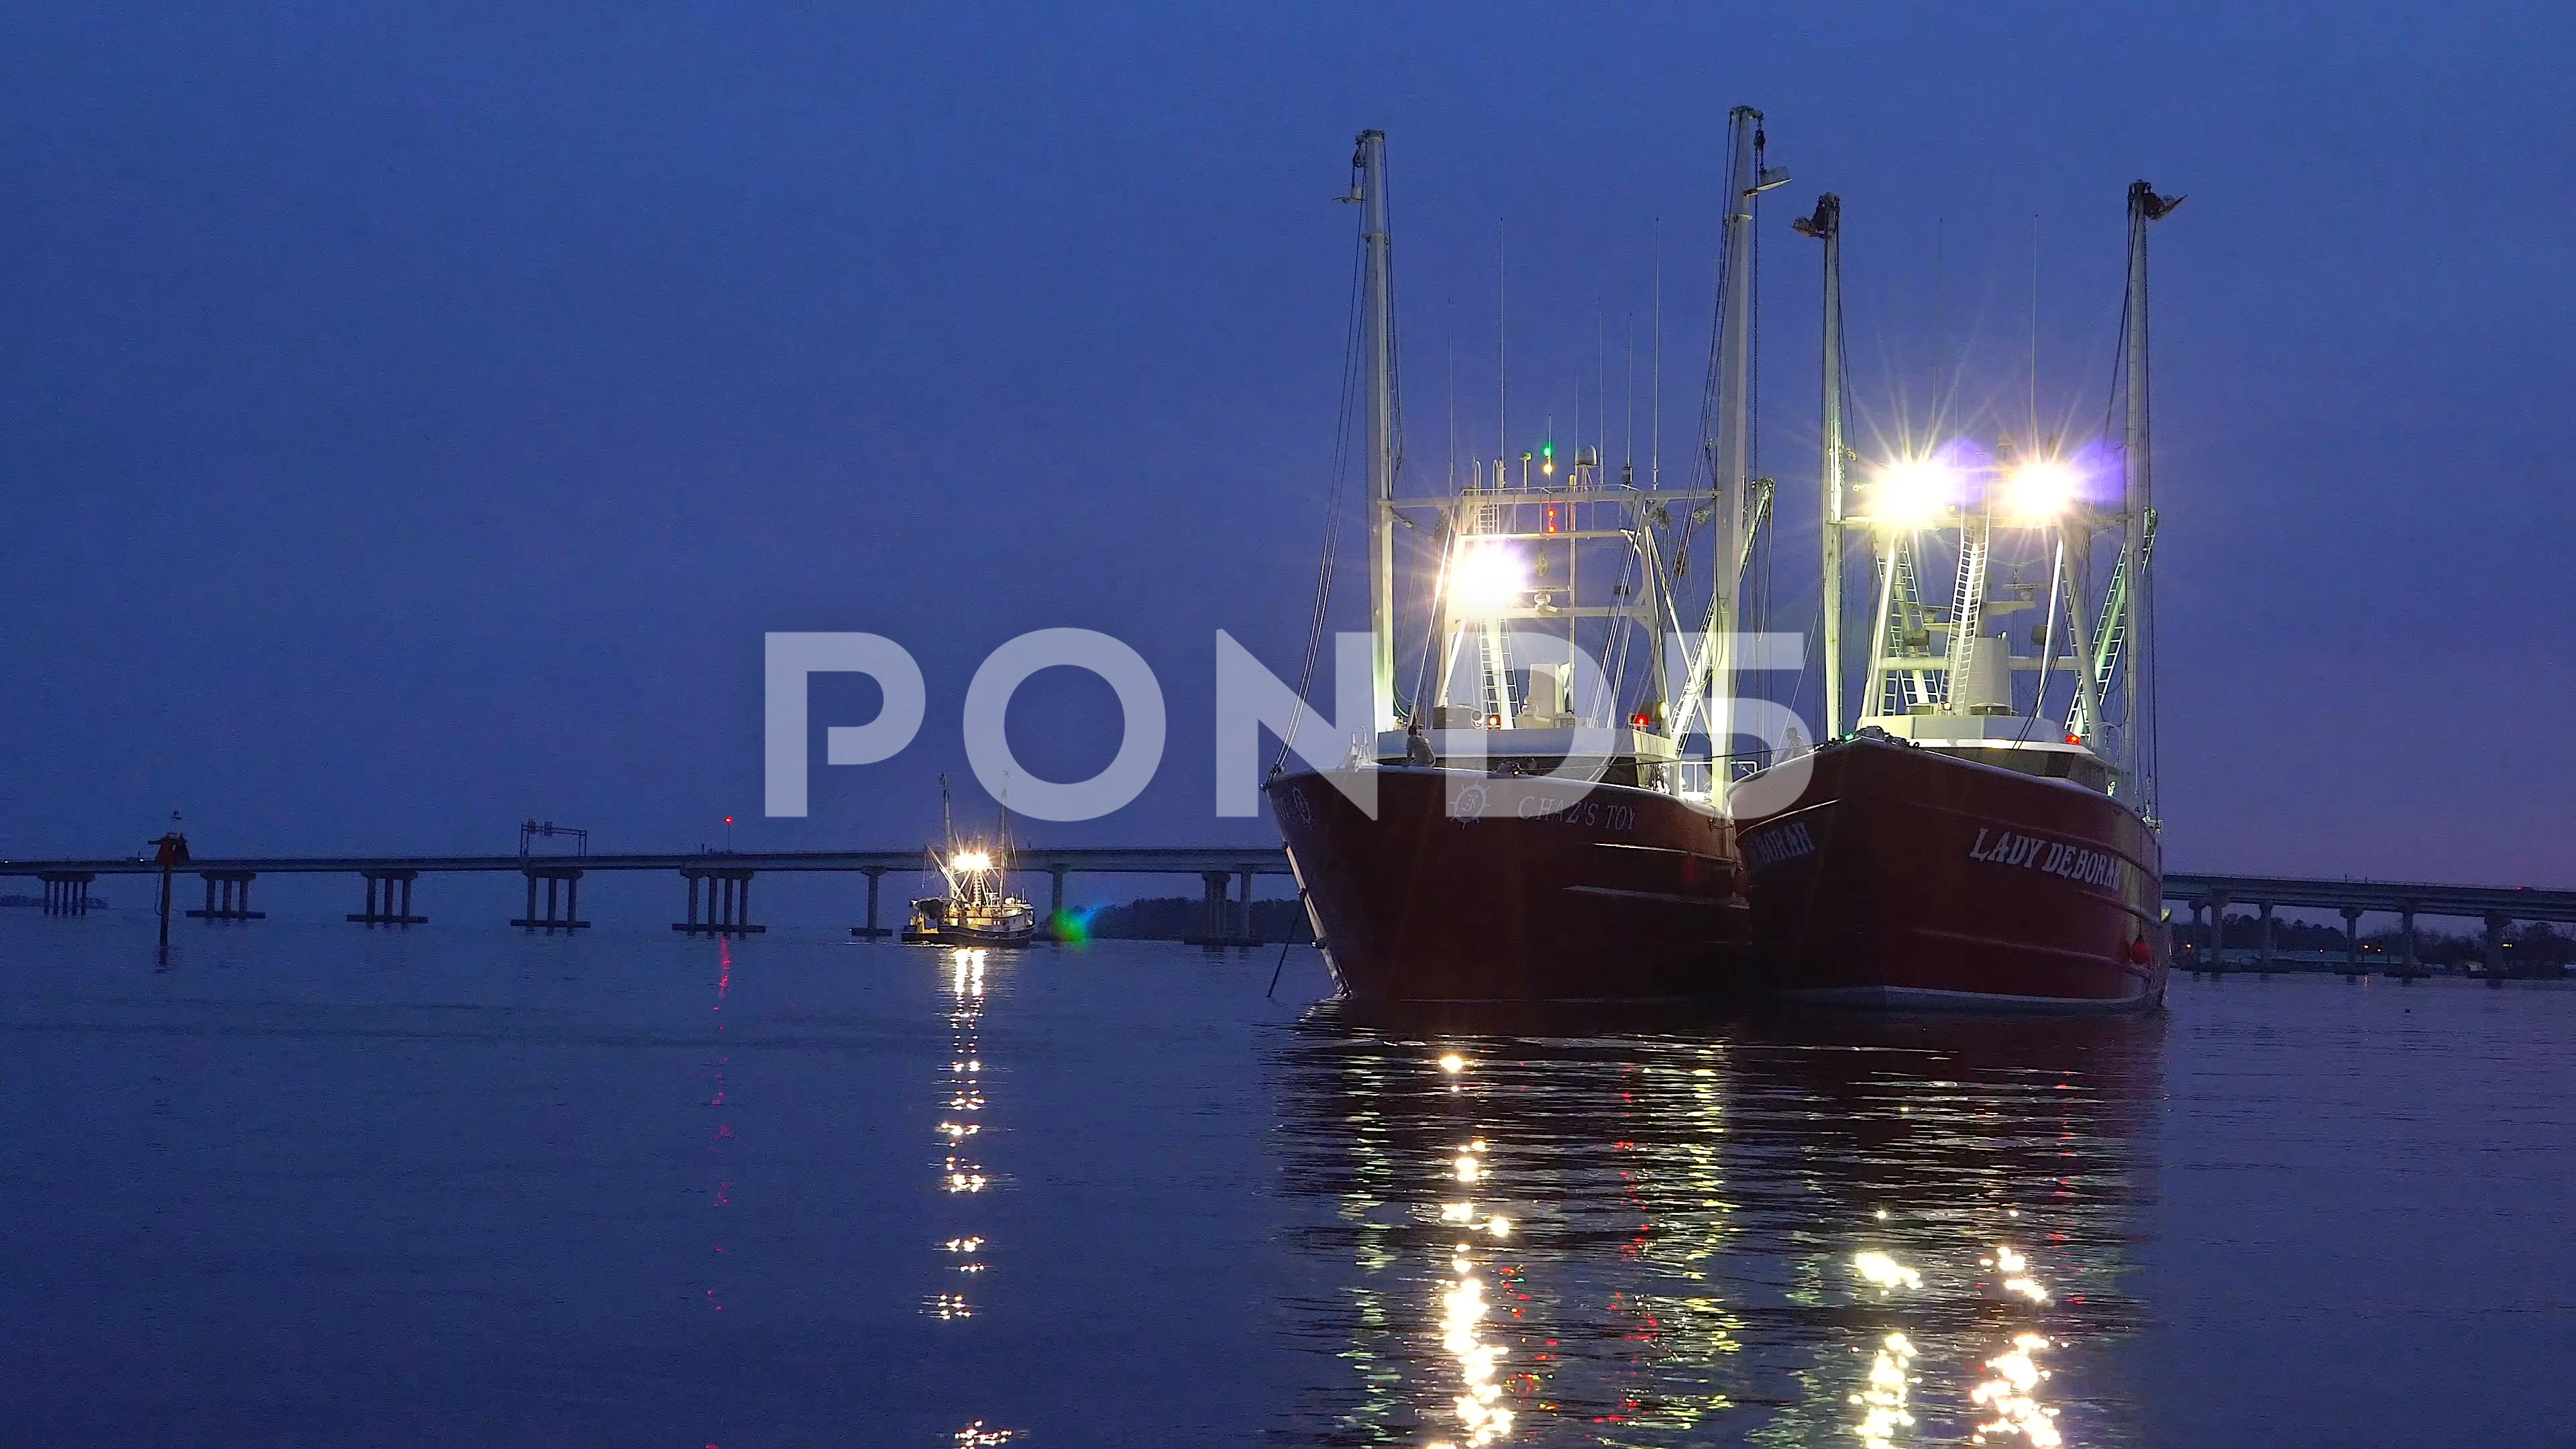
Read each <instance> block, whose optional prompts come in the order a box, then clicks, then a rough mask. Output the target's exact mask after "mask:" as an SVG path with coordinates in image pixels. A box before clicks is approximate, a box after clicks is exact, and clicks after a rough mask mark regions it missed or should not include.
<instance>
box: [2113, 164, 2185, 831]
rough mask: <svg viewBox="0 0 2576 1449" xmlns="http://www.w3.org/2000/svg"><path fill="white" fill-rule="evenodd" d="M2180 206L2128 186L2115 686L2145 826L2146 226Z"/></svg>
mask: <svg viewBox="0 0 2576 1449" xmlns="http://www.w3.org/2000/svg"><path fill="white" fill-rule="evenodd" d="M2180 205H2182V198H2181V197H2179V196H2158V195H2157V194H2156V189H2155V188H2154V187H2153V186H2150V185H2148V184H2147V183H2146V182H2144V181H2135V182H2131V183H2130V185H2129V287H2128V298H2127V307H2126V310H2127V313H2128V320H2129V328H2128V332H2129V338H2128V341H2129V355H2128V359H2127V362H2128V369H2129V420H2128V428H2127V431H2126V436H2125V437H2124V438H2123V439H2122V442H2123V444H2124V446H2123V448H2122V454H2123V456H2124V458H2125V460H2126V465H2127V466H2126V469H2125V473H2126V476H2125V478H2124V479H2123V483H2124V485H2125V486H2124V489H2123V492H2124V498H2123V510H2122V519H2121V523H2122V536H2121V540H2120V559H2121V563H2122V565H2123V568H2122V572H2123V574H2124V575H2125V582H2126V583H2127V585H2128V587H2127V590H2126V594H2127V598H2126V600H2125V601H2124V607H2123V610H2122V614H2121V619H2120V627H2121V632H2122V634H2123V635H2124V636H2126V638H2127V641H2128V646H2129V647H2128V655H2129V661H2128V662H2129V668H2128V672H2127V674H2126V675H2125V676H2124V677H2123V678H2122V680H2121V683H2120V704H2121V712H2120V763H2121V772H2122V773H2123V774H2124V775H2125V776H2126V777H2127V780H2126V783H2127V785H2128V787H2129V792H2130V795H2131V799H2130V805H2131V807H2132V808H2134V809H2135V810H2136V811H2137V812H2138V814H2139V815H2140V816H2141V817H2143V818H2144V819H2145V820H2146V821H2147V822H2148V823H2149V824H2151V825H2152V824H2155V823H2156V822H2157V820H2158V819H2159V816H2158V812H2157V808H2156V781H2155V774H2156V756H2155V739H2154V723H2153V721H2154V714H2155V696H2154V690H2155V681H2154V678H2153V671H2154V666H2155V653H2154V640H2155V635H2154V629H2155V594H2154V589H2153V586H2152V583H2151V579H2152V577H2153V576H2152V574H2151V572H2150V569H2149V565H2150V563H2151V562H2152V559H2153V556H2152V554H2151V553H2150V550H2151V549H2152V548H2153V547H2154V542H2155V532H2156V510H2155V494H2154V490H2153V487H2152V482H2153V470H2152V467H2151V461H2152V460H2151V457H2150V453H2149V448H2148V437H2147V424H2148V388H2147V226H2148V224H2149V223H2151V222H2154V221H2157V220H2159V219H2161V218H2162V217H2163V216H2164V215H2165V214H2166V213H2167V212H2170V211H2172V210H2173V209H2174V208H2175V207H2177V206H2180Z"/></svg>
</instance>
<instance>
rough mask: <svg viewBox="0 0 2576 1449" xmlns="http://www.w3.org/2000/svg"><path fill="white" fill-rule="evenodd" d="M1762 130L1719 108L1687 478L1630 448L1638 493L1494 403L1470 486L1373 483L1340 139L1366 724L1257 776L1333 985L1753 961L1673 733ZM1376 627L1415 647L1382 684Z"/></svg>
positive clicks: (1372, 432) (1710, 825)
mask: <svg viewBox="0 0 2576 1449" xmlns="http://www.w3.org/2000/svg"><path fill="white" fill-rule="evenodd" d="M1760 127H1761V115H1760V113H1759V112H1757V111H1754V110H1752V109H1751V108H1749V107H1740V108H1738V109H1737V110H1736V111H1735V112H1734V113H1733V116H1732V119H1731V132H1730V143H1731V147H1730V149H1731V163H1730V164H1731V170H1730V176H1729V182H1730V188H1731V189H1730V195H1731V196H1732V197H1733V198H1734V203H1733V204H1732V205H1730V206H1729V207H1728V208H1727V213H1728V215H1727V220H1726V232H1725V237H1724V241H1723V243H1722V250H1721V253H1720V256H1721V271H1722V275H1723V277H1724V285H1723V287H1722V289H1721V300H1720V304H1719V313H1718V321H1717V343H1718V345H1717V349H1716V351H1717V357H1716V359H1715V363H1714V371H1713V373H1712V376H1711V384H1710V385H1711V396H1712V399H1713V400H1714V404H1715V405H1714V407H1713V408H1712V410H1711V415H1712V421H1713V428H1712V433H1711V436H1710V437H1709V438H1708V439H1707V440H1706V446H1704V447H1703V448H1702V449H1701V450H1700V453H1701V457H1702V459H1703V460H1704V462H1705V463H1706V464H1707V466H1708V471H1704V472H1699V473H1697V474H1695V476H1694V479H1693V486H1691V487H1689V488H1687V489H1661V488H1659V487H1658V471H1659V470H1658V469H1657V468H1656V466H1655V464H1654V463H1653V462H1652V461H1651V459H1650V461H1649V462H1648V463H1647V465H1646V467H1645V470H1644V471H1645V474H1646V476H1645V480H1644V483H1643V485H1642V486H1640V485H1639V482H1638V479H1637V472H1638V467H1637V464H1636V463H1635V462H1634V461H1633V460H1632V461H1630V462H1629V463H1626V464H1624V465H1623V466H1622V467H1621V469H1620V470H1619V472H1618V476H1617V477H1616V479H1615V481H1614V480H1613V479H1612V478H1611V477H1610V476H1609V475H1608V474H1607V472H1606V470H1605V469H1604V466H1603V463H1602V458H1601V453H1602V449H1601V448H1600V447H1599V446H1593V447H1584V446H1581V445H1580V443H1579V441H1578V445H1577V446H1576V447H1575V449H1574V450H1573V453H1572V456H1571V458H1570V459H1568V460H1565V463H1564V466H1562V467H1560V460H1559V459H1558V458H1557V456H1556V449H1555V445H1554V442H1553V439H1552V438H1550V439H1549V440H1548V441H1546V442H1544V443H1540V444H1539V445H1538V446H1536V447H1534V448H1532V449H1531V450H1530V451H1525V452H1522V453H1520V455H1519V456H1518V458H1517V459H1514V458H1512V457H1511V456H1510V451H1509V449H1508V447H1507V446H1506V444H1505V441H1504V439H1505V437H1506V436H1507V435H1506V434H1504V432H1503V427H1504V426H1505V425H1504V424H1503V423H1502V422H1501V421H1500V420H1499V419H1498V421H1497V430H1496V431H1497V437H1496V455H1495V456H1494V457H1493V458H1492V459H1490V460H1488V459H1477V460H1474V461H1473V462H1472V463H1471V464H1470V467H1471V468H1472V476H1473V480H1474V481H1473V482H1472V483H1469V484H1466V485H1465V486H1453V487H1452V488H1451V489H1450V490H1449V491H1447V492H1445V493H1441V494H1439V495H1437V496H1431V497H1414V498H1404V497H1399V496H1398V476H1397V475H1398V471H1399V432H1400V427H1399V423H1398V415H1397V410H1396V406H1395V397H1394V379H1395V347H1394V323H1393V317H1392V314H1391V311H1390V299H1391V296H1392V289H1391V278H1390V273H1389V238H1388V234H1387V223H1386V197H1385V174H1386V173H1385V137H1384V135H1383V134H1382V133H1380V132H1376V131H1370V132H1365V133H1363V134H1362V135H1361V136H1360V138H1359V146H1358V151H1357V154H1356V155H1354V156H1353V158H1352V163H1351V164H1352V190H1351V195H1350V198H1349V199H1350V200H1352V201H1354V202H1358V203H1360V204H1361V206H1362V207H1363V211H1362V216H1361V228H1360V230H1361V241H1362V262H1363V265H1362V269H1361V277H1362V291H1361V297H1360V307H1361V313H1362V315H1361V324H1362V325H1361V327H1360V329H1359V333H1358V336H1359V342H1360V346H1361V348H1362V349H1363V356H1362V358H1361V371H1362V376H1363V378H1364V380H1365V387H1364V397H1365V405H1366V409H1367V417H1366V420H1365V448H1366V454H1365V456H1366V461H1367V470H1368V483H1369V501H1368V511H1369V543H1370V553H1371V560H1370V561H1371V565H1372V568H1371V595H1372V597H1371V630H1372V633H1371V643H1372V658H1371V694H1370V709H1371V712H1372V715H1373V718H1372V719H1371V720H1370V721H1367V722H1365V723H1364V724H1363V723H1359V722H1354V721H1350V720H1347V719H1345V720H1341V721H1335V722H1332V724H1333V726H1334V730H1335V732H1336V733H1345V732H1346V733H1345V738H1347V739H1348V740H1349V748H1348V757H1347V759H1342V760H1339V761H1338V762H1334V763H1329V764H1327V765H1326V767H1325V768H1319V769H1305V770H1299V771H1296V772H1293V773H1280V772H1279V771H1277V770H1274V771H1273V773H1272V776H1271V779H1270V780H1269V782H1268V784H1267V785H1266V786H1265V792H1266V794H1267V797H1268V800H1269V803H1270V807H1271V810H1272V813H1273V814H1274V815H1275V816H1276V817H1277V819H1278V822H1279V828H1280V832H1281V835H1282V837H1283V839H1284V840H1285V842H1286V845H1287V848H1288V856H1289V861H1290V864H1291V865H1292V867H1293V868H1294V869H1295V871H1296V875H1297V880H1298V885H1299V887H1300V889H1301V891H1302V892H1303V894H1304V897H1305V901H1306V906H1307V910H1308V913H1309V916H1310V918H1311V919H1312V921H1313V923H1314V926H1315V932H1316V936H1317V939H1318V941H1319V943H1320V944H1321V945H1322V947H1323V949H1324V952H1325V954H1326V956H1327V958H1328V959H1329V960H1330V962H1331V964H1332V967H1333V970H1334V972H1335V975H1336V977H1337V978H1338V980H1339V982H1340V984H1341V986H1342V989H1343V991H1344V993H1345V994H1346V995H1347V996H1349V997H1352V998H1354V999H1358V1000H1363V1001H1393V1002H1404V1001H1426V1002H1427V1001H1563V1000H1596V1001H1597V1000H1641V999H1663V998H1675V997H1707V996H1717V995H1726V994H1731V993H1734V992H1740V991H1742V990H1745V989H1747V988H1748V987H1749V985H1750V983H1751V981H1752V979H1753V978H1752V973H1751V971H1750V968H1749V965H1748V963H1747V961H1746V959H1745V956H1744V949H1743V948H1744V945H1745V942H1746V940H1747V937H1748V934H1749V931H1750V922H1749V906H1748V903H1747V901H1746V899H1745V895H1744V880H1743V872H1742V866H1741V863H1740V861H1739V859H1738V857H1737V855H1736V852H1735V848H1734V834H1733V828H1732V826H1731V824H1730V823H1729V822H1728V820H1727V819H1726V817H1725V815H1724V813H1723V811H1722V810H1721V809H1720V807H1719V805H1718V803H1717V801H1716V800H1715V799H1714V798H1713V797H1712V794H1711V787H1712V784H1713V782H1714V780H1715V778H1716V775H1717V771H1716V770H1714V769H1713V767H1712V762H1711V761H1710V760H1709V759H1707V758H1705V757H1703V758H1697V759H1693V758H1689V757H1686V756H1685V754H1684V752H1683V749H1682V743H1683V742H1684V741H1685V740H1687V739H1689V738H1690V737H1691V731H1692V727H1693V725H1694V723H1697V724H1699V725H1700V726H1701V727H1702V728H1703V729H1704V730H1708V731H1709V732H1711V733H1722V726H1716V727H1714V728H1712V727H1711V726H1710V721H1709V718H1708V717H1706V716H1702V715H1701V714H1700V708H1701V706H1703V705H1706V706H1707V707H1708V708H1711V709H1714V708H1715V707H1716V706H1714V705H1710V704H1708V700H1709V699H1710V698H1711V697H1713V696H1714V695H1715V694H1717V693H1718V691H1713V690H1711V689H1709V688H1707V686H1708V685H1709V684H1710V683H1711V682H1712V681H1722V680H1725V679H1727V678H1729V677H1730V673H1731V670H1732V668H1733V667H1734V663H1735V661H1734V660H1733V658H1732V657H1731V655H1730V653H1729V650H1730V648H1731V643H1730V641H1731V640H1732V639H1733V637H1734V630H1735V628H1736V623H1735V609H1736V587H1737V579H1738V578H1739V577H1740V575H1741V573H1742V571H1743V567H1744V558H1745V550H1746V548H1747V540H1748V539H1749V537H1750V536H1751V534H1752V533H1753V531H1754V530H1755V529H1756V528H1758V527H1759V526H1760V523H1761V522H1762V520H1763V518H1764V517H1765V516H1766V514H1765V511H1764V507H1763V505H1764V504H1766V503H1767V500H1768V493H1767V491H1759V492H1757V490H1756V488H1755V485H1754V484H1753V483H1752V480H1750V479H1749V478H1747V476H1746V468H1745V466H1744V465H1745V461H1746V458H1747V452H1748V447H1749V432H1750V430H1749V427H1748V425H1747V421H1746V420H1747V418H1748V415H1749V408H1748V398H1749V384H1750V378H1751V375H1752V368H1751V357H1750V352H1751V306H1750V300H1749V299H1750V295H1751V289H1752V285H1753V247H1752V243H1751V227H1752V221H1753V211H1754V199H1755V198H1756V197H1757V196H1758V195H1759V193H1760V192H1762V191H1764V190H1767V189H1769V188H1770V187H1772V186H1776V185H1779V184H1781V183H1782V182H1784V181H1786V180H1787V177H1786V175H1785V174H1783V173H1778V172H1770V171H1765V170H1764V169H1763V166H1762V154H1761V153H1762V136H1761V129H1760ZM1600 431H1601V432H1603V433H1606V429H1603V430H1600ZM1515 464H1516V465H1517V469H1516V471H1515ZM1453 482H1454V475H1453ZM1764 487H1765V488H1766V489H1767V485H1764ZM1398 529H1403V530H1405V533H1406V536H1407V537H1408V539H1409V540H1410V541H1412V542H1414V543H1416V544H1418V545H1419V548H1420V551H1421V554H1422V557H1421V561H1420V562H1421V567H1420V568H1419V569H1418V570H1416V571H1415V572H1418V573H1420V574H1423V575H1427V576H1428V577H1427V580H1426V583H1427V587H1425V588H1424V589H1422V590H1421V592H1420V593H1419V594H1418V595H1413V596H1409V597H1399V594H1398V575H1397V570H1396V564H1395V543H1396V538H1397V530H1398ZM1694 550H1696V553H1695V555H1694V553H1693V551H1694ZM1691 556H1696V557H1697V558H1699V559H1701V560H1703V561H1705V566H1704V568H1703V570H1702V572H1701V575H1699V577H1704V578H1705V579H1706V585H1705V586H1706V588H1707V590H1708V610H1707V623H1706V625H1705V627H1704V630H1703V633H1702V634H1701V635H1700V636H1699V637H1698V638H1696V639H1685V638H1683V637H1682V636H1680V635H1678V633H1677V632H1676V626H1675V625H1674V622H1673V621H1674V620H1676V619H1677V617H1678V615H1677V613H1676V608H1677V600H1676V599H1675V597H1674V593H1675V590H1676V589H1678V588H1680V587H1682V586H1683V584H1684V582H1685V580H1687V579H1690V578H1691V577H1693V576H1692V575H1690V574H1689V571H1688V570H1687V569H1686V568H1684V567H1682V566H1681V560H1683V559H1684V558H1686V557H1691ZM1692 586H1693V587H1694V588H1695V587H1697V585H1696V584H1693V585H1692ZM1400 630H1401V632H1402V633H1403V636H1404V637H1406V638H1408V639H1417V640H1420V641H1421V654H1420V668H1419V670H1418V672H1417V683H1416V685H1415V687H1414V690H1413V697H1412V698H1411V699H1410V700H1409V701H1406V702H1403V703H1401V704H1400V703H1399V701H1398V699H1397V693H1396V685H1395V679H1396V640H1397V638H1398V636H1399V631H1400ZM1318 637H1319V638H1320V633H1319V636H1318ZM1310 658H1311V656H1310ZM1685 659H1687V661H1688V663H1689V667H1690V669H1691V673H1690V674H1689V675H1688V676H1686V677H1685V676H1683V675H1681V674H1680V673H1679V671H1678V669H1677V668H1676V667H1675V666H1677V665H1678V664H1680V663H1681V662H1682V661H1683V660H1685ZM1605 661H1606V663H1605ZM1631 667H1633V668H1634V669H1635V672H1636V675H1637V676H1638V677H1636V678H1630V677H1628V675H1627V673H1626V671H1628V670H1629V669H1630V668H1631ZM1668 669H1673V670H1674V672H1673V673H1672V675H1671V677H1670V678H1668V677H1667V670H1668ZM1668 701H1672V702H1674V705H1673V707H1668V704H1667V702H1668ZM1294 732H1295V731H1294V725H1293V724H1292V725H1291V728H1290V731H1289V733H1290V735H1291V736H1292V737H1293V735H1294ZM1292 744H1293V738H1292ZM1287 753H1288V750H1287V749H1285V748H1283V750H1282V764H1283V765H1284V764H1285V762H1286V755H1287ZM1300 753H1302V750H1301V751H1300ZM1333 754H1334V755H1335V756H1339V755H1341V754H1342V749H1341V742H1340V741H1338V740H1337V741H1336V745H1335V748H1334V750H1333Z"/></svg>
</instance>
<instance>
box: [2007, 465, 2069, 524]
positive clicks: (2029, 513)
mask: <svg viewBox="0 0 2576 1449" xmlns="http://www.w3.org/2000/svg"><path fill="white" fill-rule="evenodd" d="M2080 481H2081V480H2079V479H2078V478H2077V477H2076V476H2075V470H2074V469H2073V468H2070V467H2068V466H2067V465H2066V464H2064V463H2061V462H2059V461H2058V460H2057V459H2055V458H2041V459H2038V460H2036V461H2033V462H2029V463H2024V464H2022V465H2021V466H2020V467H2018V468H2015V469H2014V470H2013V472H2012V476H2011V477H2010V478H2008V479H2006V480H2005V482H2004V500H2003V501H2004V516H2005V517H2006V518H2007V519H2008V520H2010V521H2011V522H2014V523H2018V524H2022V525H2024V526H2026V527H2036V526H2038V525H2040V524H2043V523H2054V522H2056V521H2057V519H2058V518H2059V517H2060V516H2061V515H2063V514H2064V513H2065V512H2066V510H2067V509H2069V508H2071V507H2073V506H2074V505H2075V489H2076V485H2077V484H2078V482H2080Z"/></svg>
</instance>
